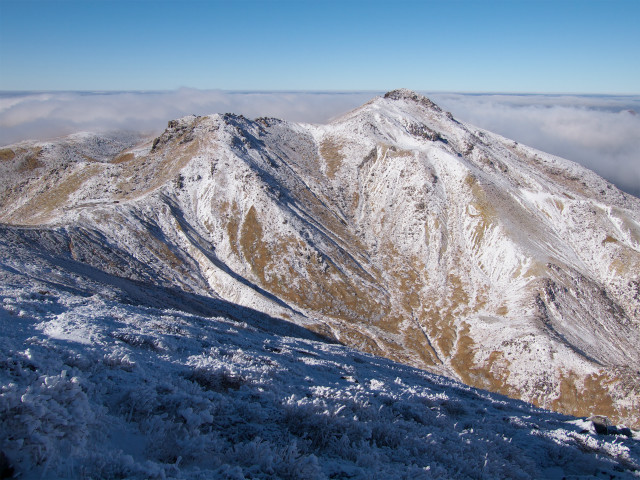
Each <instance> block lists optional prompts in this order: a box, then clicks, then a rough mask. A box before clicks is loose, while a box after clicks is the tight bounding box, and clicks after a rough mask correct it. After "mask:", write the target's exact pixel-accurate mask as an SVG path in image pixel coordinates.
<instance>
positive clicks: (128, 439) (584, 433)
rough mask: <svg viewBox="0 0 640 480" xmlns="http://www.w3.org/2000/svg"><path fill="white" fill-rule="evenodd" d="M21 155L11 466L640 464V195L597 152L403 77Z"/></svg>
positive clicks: (499, 470)
mask: <svg viewBox="0 0 640 480" xmlns="http://www.w3.org/2000/svg"><path fill="white" fill-rule="evenodd" d="M0 175H1V176H2V178H3V183H2V185H0V221H1V222H3V224H2V225H0V279H1V281H0V291H1V295H2V296H1V298H2V303H1V304H0V329H1V333H2V335H1V337H0V362H2V370H1V372H0V375H1V378H0V415H1V417H0V419H1V427H0V476H2V475H4V476H10V474H11V472H15V473H16V474H19V475H21V478H27V479H29V478H51V479H57V478H175V479H204V478H229V479H241V478H305V479H307V478H309V479H313V478H385V479H386V478H558V479H560V478H563V477H565V478H592V477H599V476H600V477H602V478H625V477H634V476H640V473H639V471H640V470H639V469H640V444H638V440H639V438H638V434H637V433H634V431H632V430H630V429H629V428H626V427H625V426H624V425H623V424H626V425H628V426H631V427H633V428H637V427H638V426H639V425H640V416H639V414H638V411H640V381H639V380H638V370H639V369H640V349H639V347H638V345H640V328H639V325H640V201H639V200H638V199H635V198H634V197H631V196H628V195H626V194H624V193H622V192H620V191H618V190H617V189H616V188H615V187H613V186H612V185H610V184H608V183H607V182H606V181H604V180H603V179H601V178H600V177H598V176H597V175H595V174H593V173H592V172H589V171H588V170H585V169H584V168H582V167H579V166H578V165H576V164H573V163H571V162H568V161H566V160H563V159H560V158H557V157H553V156H550V155H547V154H544V153H543V152H538V151H536V150H533V149H530V148H528V147H525V146H522V145H518V144H516V143H514V142H512V141H510V140H508V139H504V138H502V137H499V136H497V135H495V134H492V133H490V132H486V131H482V130H479V129H477V128H475V127H473V126H470V125H465V124H463V123H460V122H458V121H457V120H455V119H454V118H453V117H452V116H451V115H450V114H448V113H447V112H443V111H442V110H441V109H440V108H439V107H437V105H435V104H433V103H432V102H430V101H429V100H428V99H426V98H425V97H422V96H419V95H416V94H414V93H413V92H410V91H407V90H398V91H394V92H390V93H389V94H387V95H385V97H384V98H376V99H374V100H372V101H371V102H369V103H368V104H366V105H364V106H362V107H361V108H359V109H357V110H355V111H353V112H351V113H350V114H347V115H346V116H344V117H342V118H340V119H337V120H336V121H334V122H332V123H331V124H329V125H306V124H295V123H288V122H283V121H280V120H277V119H270V118H261V119H256V120H248V119H246V118H244V117H241V116H236V115H231V114H225V115H212V116H209V117H185V118H183V119H180V120H174V121H171V122H169V125H168V128H167V130H166V131H165V132H164V133H163V134H162V135H161V136H160V137H158V138H156V139H154V140H148V139H147V140H144V139H143V140H141V139H140V138H139V137H137V136H136V135H134V134H122V133H121V134H117V135H93V134H77V135H74V136H71V137H66V138H63V139H59V140H55V141H51V142H40V143H38V142H23V143H21V144H16V145H10V146H7V147H3V148H2V149H0ZM488 390H491V391H493V392H497V393H490V392H489V391H488ZM500 394H504V395H506V396H501V395H500ZM509 397H510V398H509ZM517 399H521V400H526V401H528V402H531V403H533V404H535V405H537V407H536V406H533V405H532V404H531V403H524V402H522V401H520V400H517ZM539 407H545V408H551V409H553V410H556V412H561V413H552V412H549V411H547V410H543V409H541V408H539ZM567 414H571V415H575V416H569V415H567ZM590 415H604V416H607V417H609V418H610V419H611V420H612V421H613V423H614V424H617V426H616V425H611V424H610V425H609V426H608V427H607V426H606V423H607V421H606V420H603V419H598V418H593V419H592V420H587V419H586V417H588V416H590ZM603 424H604V425H605V426H604V427H603ZM603 429H604V430H603Z"/></svg>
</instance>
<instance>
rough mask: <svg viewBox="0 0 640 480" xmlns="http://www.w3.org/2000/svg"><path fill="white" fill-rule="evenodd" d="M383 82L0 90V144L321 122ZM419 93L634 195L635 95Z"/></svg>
mask: <svg viewBox="0 0 640 480" xmlns="http://www.w3.org/2000/svg"><path fill="white" fill-rule="evenodd" d="M380 93H381V92H231V91H221V90H195V89H188V88H181V89H178V90H173V91H165V92H25V93H14V92H10V93H9V92H4V93H0V145H9V144H12V143H16V142H19V141H22V140H27V139H36V140H44V139H49V138H53V137H58V136H61V135H67V134H70V133H74V132H78V131H93V132H106V131H113V130H135V131H140V132H148V133H149V134H155V133H158V132H160V131H162V129H163V128H164V127H165V125H166V123H167V121H168V120H171V119H174V118H178V117H181V116H184V115H188V114H196V115H206V114H210V113H225V112H233V113H238V114H243V115H245V116H247V117H250V118H254V117H259V116H271V117H278V118H284V119H286V120H291V121H298V122H310V123H322V122H326V121H329V120H330V119H332V118H334V117H336V116H338V115H340V114H342V113H344V112H347V111H349V110H351V109H353V108H355V107H357V106H359V105H362V104H363V103H365V102H367V101H368V100H370V99H371V98H372V97H374V96H375V95H378V94H380ZM423 93H426V94H427V95H428V96H429V97H430V98H431V99H432V100H433V101H435V102H436V103H438V104H439V105H440V106H441V107H442V108H444V109H445V110H448V111H451V112H452V113H453V114H454V115H455V116H456V117H457V118H458V119H460V120H462V121H465V122H469V123H471V124H474V125H477V126H479V127H481V128H485V129H487V130H491V131H494V132H496V133H499V134H501V135H504V136H505V137H508V138H511V139H514V140H516V141H518V142H520V143H524V144H526V145H530V146H533V147H535V148H538V149H540V150H543V151H546V152H549V153H552V154H555V155H559V156H561V157H565V158H568V159H570V160H573V161H576V162H578V163H581V164H582V165H584V166H586V167H588V168H590V169H592V170H594V171H595V172H597V173H599V174H600V175H602V176H603V177H604V178H606V179H608V180H609V181H611V182H613V183H614V184H616V185H617V186H618V187H619V188H621V189H622V190H625V191H627V192H629V193H632V194H634V195H636V196H640V115H639V113H640V96H637V95H635V96H599V95H517V94H510V95H497V94H459V93H429V92H423Z"/></svg>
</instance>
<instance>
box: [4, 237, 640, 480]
mask: <svg viewBox="0 0 640 480" xmlns="http://www.w3.org/2000/svg"><path fill="white" fill-rule="evenodd" d="M5 233H6V232H5ZM32 233H33V232H32ZM52 236H53V235H52ZM3 238H6V237H3ZM50 241H51V240H50ZM50 241H48V242H47V243H48V244H50ZM0 246H1V247H2V248H0V279H1V280H2V281H0V295H1V296H2V299H3V301H2V304H1V305H2V308H0V332H1V333H2V335H1V336H0V362H1V363H2V369H0V452H2V453H1V456H0V460H2V462H0V474H2V476H6V477H7V478H8V477H9V476H10V473H11V472H10V470H9V467H7V465H6V463H10V464H11V468H12V469H13V473H15V474H18V475H20V478H24V479H26V480H31V479H40V478H47V479H52V480H56V479H62V478H130V479H138V478H140V479H142V478H144V479H194V480H195V479H202V478H225V479H241V478H274V479H275V478H292V479H294V478H305V479H327V478H353V479H365V478H377V477H384V478H390V479H396V478H397V479H400V478H419V479H431V478H470V479H475V478H478V479H480V478H521V479H528V478H549V479H554V478H557V479H560V478H565V477H570V478H577V479H580V478H584V479H586V478H606V479H612V478H637V476H638V471H640V442H639V441H638V440H639V438H638V437H637V433H636V434H635V435H636V436H635V437H634V438H631V437H629V436H627V435H630V432H624V431H622V432H620V433H622V434H621V435H607V436H605V435H598V434H596V431H595V429H594V424H592V422H589V421H585V420H581V419H575V418H573V417H568V416H564V415H560V414H555V413H550V412H547V411H543V410H539V409H537V408H535V407H533V406H531V405H530V404H525V403H523V402H519V401H514V400H510V399H508V398H506V397H502V396H500V395H495V394H491V393H488V392H485V391H481V390H476V389H474V388H471V387H467V386H465V385H463V384H461V383H458V382H456V381H453V380H449V379H447V378H445V377H438V376H435V375H432V374H429V373H427V372H425V371H422V370H418V369H414V368H411V367H408V366H405V365H401V364H397V363H393V362H391V361H389V360H386V359H383V358H380V357H374V356H372V355H368V354H364V353H361V352H358V351H357V350H353V349H350V348H347V347H344V346H341V345H335V344H330V343H327V342H322V341H318V340H317V338H316V339H314V338H313V335H312V334H311V333H310V332H308V331H307V330H305V329H302V328H299V327H298V328H296V327H295V326H294V325H292V324H291V323H289V322H283V321H278V320H277V319H274V318H269V317H267V316H266V315H264V314H261V313H259V312H256V311H251V310H249V309H246V308H244V309H243V308H240V307H237V306H236V307H233V306H231V305H228V304H225V303H224V302H221V301H218V300H212V299H208V298H204V297H197V296H195V295H187V294H186V293H184V292H177V291H169V290H163V289H160V288H153V287H152V286H150V285H149V284H144V283H137V282H133V281H130V280H125V279H123V278H121V277H116V276H112V275H109V274H106V273H104V272H100V271H98V270H97V269H92V268H89V267H87V266H86V265H84V264H82V263H80V262H74V261H73V260H72V259H67V260H66V261H64V262H61V261H60V259H59V258H57V257H56V256H55V255H53V254H52V250H51V249H45V248H32V246H27V245H25V246H22V247H17V246H16V245H15V243H13V244H8V243H6V242H4V241H3V243H2V244H1V245H0ZM167 303H168V304H167ZM163 305H164V306H163ZM167 307H169V308H167ZM198 312H199V313H198ZM5 460H6V463H3V462H5Z"/></svg>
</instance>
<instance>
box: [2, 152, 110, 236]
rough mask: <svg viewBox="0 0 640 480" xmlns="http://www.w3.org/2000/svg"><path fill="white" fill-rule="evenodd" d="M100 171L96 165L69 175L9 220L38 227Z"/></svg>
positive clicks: (20, 209) (28, 203)
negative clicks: (37, 225)
mask: <svg viewBox="0 0 640 480" xmlns="http://www.w3.org/2000/svg"><path fill="white" fill-rule="evenodd" d="M100 170H101V169H100V166H99V165H95V166H92V167H89V168H85V169H83V170H82V171H79V172H75V173H72V174H70V175H68V176H67V177H65V178H63V179H62V180H61V181H60V182H59V183H58V184H56V185H55V186H53V187H51V188H49V189H47V190H45V191H44V192H43V193H41V194H39V195H36V196H32V197H31V198H30V199H29V201H28V202H27V203H25V204H24V205H22V206H21V207H20V208H18V209H17V210H16V211H14V212H13V213H12V214H11V215H10V216H9V218H8V219H7V220H8V221H9V223H13V224H16V225H36V224H39V223H45V222H47V221H48V220H49V218H50V216H51V214H52V212H53V211H54V210H56V209H59V208H62V207H63V206H64V205H65V204H66V203H67V202H68V201H69V197H70V196H71V195H72V194H73V193H75V192H76V191H78V189H80V187H81V186H82V185H83V184H84V182H85V181H87V180H88V179H89V178H91V177H92V176H93V175H95V174H96V173H97V172H98V171H100Z"/></svg>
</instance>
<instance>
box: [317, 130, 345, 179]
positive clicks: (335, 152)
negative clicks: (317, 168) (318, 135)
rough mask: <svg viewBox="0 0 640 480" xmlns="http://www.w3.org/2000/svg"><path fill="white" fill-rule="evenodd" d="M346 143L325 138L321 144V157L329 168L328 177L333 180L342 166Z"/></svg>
mask: <svg viewBox="0 0 640 480" xmlns="http://www.w3.org/2000/svg"><path fill="white" fill-rule="evenodd" d="M342 147H344V143H343V142H342V141H337V140H335V139H333V138H330V137H328V138H325V139H323V140H322V142H321V143H320V155H321V156H322V158H323V159H324V161H325V164H326V167H327V176H328V177H329V178H330V179H331V180H333V179H334V178H335V177H336V172H337V171H338V170H339V169H340V167H341V166H342V162H343V161H344V159H345V156H344V155H343V154H342V151H341V150H342Z"/></svg>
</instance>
